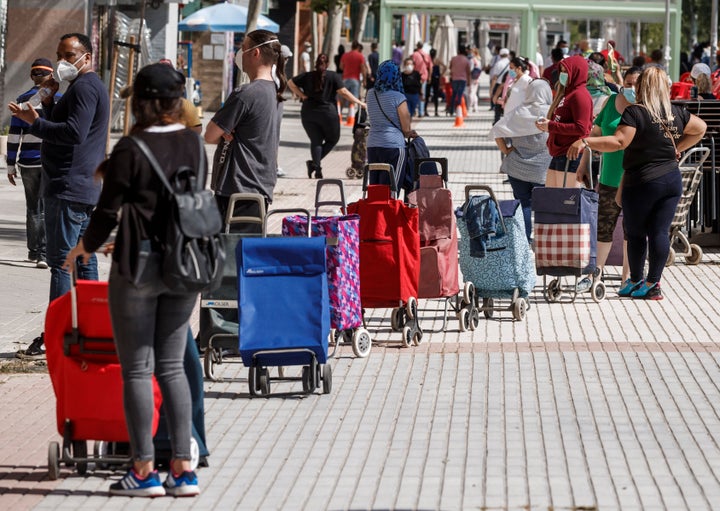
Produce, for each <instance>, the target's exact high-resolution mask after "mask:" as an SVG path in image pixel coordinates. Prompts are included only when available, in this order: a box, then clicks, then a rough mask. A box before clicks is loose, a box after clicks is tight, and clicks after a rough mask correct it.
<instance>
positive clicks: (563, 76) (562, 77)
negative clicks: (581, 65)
mask: <svg viewBox="0 0 720 511" xmlns="http://www.w3.org/2000/svg"><path fill="white" fill-rule="evenodd" d="M568 76H569V75H568V74H567V73H560V76H559V77H558V81H559V82H560V85H562V86H563V87H565V86H566V85H567V81H568Z"/></svg>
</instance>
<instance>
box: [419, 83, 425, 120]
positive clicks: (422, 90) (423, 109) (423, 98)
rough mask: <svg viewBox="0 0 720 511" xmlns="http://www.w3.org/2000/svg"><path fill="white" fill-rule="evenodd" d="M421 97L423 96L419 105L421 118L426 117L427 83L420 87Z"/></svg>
mask: <svg viewBox="0 0 720 511" xmlns="http://www.w3.org/2000/svg"><path fill="white" fill-rule="evenodd" d="M420 95H421V96H422V99H420V102H419V103H418V115H419V116H420V117H424V116H425V98H426V97H427V82H422V84H421V85H420Z"/></svg>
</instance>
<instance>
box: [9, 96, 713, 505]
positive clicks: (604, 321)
mask: <svg viewBox="0 0 720 511" xmlns="http://www.w3.org/2000/svg"><path fill="white" fill-rule="evenodd" d="M481 105H482V103H481ZM485 105H486V104H485ZM485 108H486V107H485ZM206 120H207V116H206ZM490 123H491V118H490V112H489V111H487V110H483V111H482V112H480V113H479V114H475V115H472V116H471V117H469V118H468V119H466V121H465V127H463V128H459V129H455V128H453V127H452V124H453V121H452V118H450V117H438V118H434V117H429V118H425V119H423V120H422V121H420V122H417V123H416V127H417V131H418V132H419V133H420V134H421V135H422V136H423V137H424V138H425V139H426V141H427V143H428V146H429V147H430V149H431V153H432V155H433V156H446V157H447V158H448V159H449V161H450V181H451V182H450V188H451V190H452V192H453V195H454V198H455V202H456V203H457V204H458V205H460V204H461V203H462V201H463V193H464V186H465V185H466V184H473V183H475V184H489V185H490V186H492V187H493V189H494V190H495V191H496V193H497V194H498V196H499V197H500V198H509V197H510V195H511V194H510V190H509V187H508V185H506V184H503V182H502V181H503V176H502V175H500V174H498V173H497V169H498V167H499V153H498V152H497V150H496V149H495V147H494V143H492V142H491V141H489V140H488V139H487V132H488V129H489V127H490ZM282 130H283V131H282V147H281V150H280V165H281V166H282V168H283V170H284V171H285V172H286V173H287V177H286V178H283V179H279V180H278V186H277V189H276V201H275V204H274V205H275V206H277V207H300V206H303V207H308V206H310V205H311V204H312V200H313V197H314V181H311V180H308V179H307V178H306V177H305V176H306V174H305V164H304V161H305V160H306V159H307V158H308V153H309V151H308V149H307V139H306V136H305V134H304V132H303V131H302V129H301V127H300V122H299V107H298V104H297V103H294V102H289V103H288V104H287V105H286V116H285V119H284V120H283V127H282ZM351 143H352V137H351V134H350V129H349V128H343V135H342V139H341V141H340V144H339V146H338V148H337V149H336V150H335V151H334V152H333V153H332V154H331V155H329V156H328V157H327V159H326V161H325V164H324V169H323V172H324V174H325V176H326V177H342V178H345V169H346V168H347V166H348V165H349V163H350V146H351ZM209 149H210V148H209ZM345 186H346V194H347V195H348V198H349V199H350V200H355V199H356V198H357V197H359V196H360V194H361V189H360V182H359V181H357V180H347V179H346V180H345ZM23 200H24V198H23V195H22V193H21V191H20V190H19V189H16V188H13V187H10V186H9V185H8V184H7V183H5V182H3V183H2V185H0V211H2V214H1V215H0V218H1V220H0V264H1V265H2V281H3V284H4V285H3V291H4V292H3V294H2V297H1V298H0V352H1V354H2V355H1V356H2V357H5V358H10V357H12V354H13V353H14V351H15V350H16V349H17V348H19V347H22V346H24V345H25V344H26V343H28V342H29V341H30V340H32V338H33V337H34V336H36V335H38V333H39V332H40V331H41V330H42V321H43V314H44V309H45V305H46V304H45V300H46V299H47V290H48V276H49V273H48V272H47V270H45V271H43V270H37V269H35V268H34V267H31V265H30V263H24V262H22V260H23V258H24V256H25V255H26V254H25V250H24V202H23ZM276 218H277V221H279V218H278V217H276ZM274 228H277V224H276V225H275V226H274ZM706 252H707V254H706V255H705V257H704V259H703V262H702V263H701V264H700V265H698V266H687V265H685V264H684V263H682V262H681V261H679V262H678V263H677V264H676V265H674V266H672V267H670V268H668V269H667V270H666V273H665V277H664V282H663V291H664V294H665V300H663V301H662V302H657V303H655V302H652V303H648V302H643V301H632V300H620V299H618V298H617V297H616V296H615V290H616V289H617V281H614V282H608V297H607V299H606V300H605V301H603V302H602V303H599V304H597V303H594V302H593V301H592V299H591V298H590V296H589V294H584V295H580V296H579V297H578V299H577V300H575V302H574V303H553V304H548V303H546V302H545V300H544V299H543V297H542V279H539V280H538V286H537V287H536V288H535V290H534V291H533V293H532V294H531V296H530V304H531V308H530V310H529V311H528V313H527V318H526V320H525V321H523V322H515V321H512V319H511V314H510V313H508V312H496V313H495V317H494V318H493V319H485V318H481V320H480V325H479V327H478V328H477V329H476V330H475V331H474V332H459V331H458V323H457V320H456V319H455V318H454V317H452V316H451V317H450V319H449V321H448V325H447V328H446V331H440V326H441V317H440V314H441V312H440V311H441V310H442V304H441V302H440V301H437V300H429V301H424V300H421V302H420V306H421V308H427V309H434V310H435V311H437V312H432V311H429V312H424V313H423V315H422V318H423V321H422V324H423V327H424V328H425V329H426V334H425V337H424V339H423V340H424V343H423V344H421V345H420V346H418V347H414V348H402V347H401V343H400V342H399V334H398V333H394V332H392V331H391V328H390V314H389V311H388V310H385V309H370V310H368V311H367V320H368V328H369V330H370V332H371V335H372V336H373V341H374V343H373V347H372V352H371V354H370V356H369V357H368V358H367V359H356V358H354V357H353V354H352V350H351V349H350V348H349V347H348V346H342V347H341V348H340V349H339V351H338V356H337V358H335V359H333V360H332V361H331V364H332V369H333V391H332V393H331V394H330V395H320V394H317V395H312V396H308V397H298V396H297V395H292V394H289V392H291V391H293V390H296V389H297V388H299V383H297V382H295V383H277V384H275V383H274V382H273V383H274V385H273V393H274V396H273V397H271V398H269V399H265V398H258V399H249V396H248V393H247V370H246V369H245V368H244V367H243V366H242V365H241V364H237V363H234V364H233V363H225V364H222V365H220V366H217V373H218V374H219V375H220V376H221V377H222V378H223V380H222V381H219V382H206V384H205V390H206V401H205V409H206V421H207V429H208V444H209V447H210V450H211V457H210V459H209V461H210V467H209V468H204V469H201V470H200V471H199V478H200V484H201V488H202V494H201V496H200V497H198V498H195V499H172V498H161V499H155V500H154V501H148V500H144V499H127V498H121V497H114V498H109V497H108V496H107V487H108V485H109V484H110V482H111V481H114V480H116V479H117V478H118V477H119V473H112V472H108V471H96V472H93V471H90V472H89V475H88V476H86V477H80V476H78V475H77V474H76V473H74V472H71V471H70V470H69V469H65V468H63V470H62V474H61V478H60V479H59V480H58V481H48V480H47V476H46V463H47V445H48V442H49V441H51V440H59V436H58V435H57V432H56V431H55V418H54V414H55V411H54V403H55V399H54V395H53V392H52V387H51V385H50V382H49V378H48V376H47V374H42V373H41V374H38V373H35V374H16V373H10V374H0V410H1V411H0V414H2V421H0V432H1V433H2V437H3V442H2V443H0V459H1V460H2V461H1V462H0V465H2V470H0V508H2V509H13V510H16V509H38V510H43V509H48V510H50V509H52V510H55V509H73V510H75V509H100V508H103V509H106V510H107V511H110V510H113V509H128V510H130V509H133V510H134V509H169V508H170V507H172V509H190V508H192V509H243V510H249V509H264V510H266V509H288V510H295V509H297V510H300V509H331V510H345V509H443V510H454V509H493V510H495V509H510V510H526V509H531V510H549V509H553V510H561V509H562V510H565V509H566V510H571V509H585V510H589V509H599V510H602V511H605V510H614V509H622V510H641V509H647V510H655V509H659V510H680V509H688V510H693V511H695V510H704V509H708V510H710V509H717V508H718V505H719V504H718V502H720V445H719V442H720V387H719V385H720V364H719V361H720V349H719V348H720V345H718V343H717V340H718V339H720V318H718V314H717V312H716V311H717V303H718V302H717V296H718V295H719V293H718V291H719V290H718V286H719V281H720V279H718V263H719V262H720V257H719V256H718V252H717V251H716V250H712V249H707V250H706ZM100 259H101V274H102V275H107V271H108V268H109V266H108V262H107V261H106V260H104V259H105V258H103V257H100ZM615 270H616V269H613V270H611V272H612V271H615ZM194 322H195V324H194V327H195V328H197V324H196V319H195V320H194ZM427 330H439V331H437V332H428V331H427ZM287 372H288V373H291V374H294V373H295V372H298V371H297V369H296V368H289V369H288V370H287ZM163 477H164V475H163Z"/></svg>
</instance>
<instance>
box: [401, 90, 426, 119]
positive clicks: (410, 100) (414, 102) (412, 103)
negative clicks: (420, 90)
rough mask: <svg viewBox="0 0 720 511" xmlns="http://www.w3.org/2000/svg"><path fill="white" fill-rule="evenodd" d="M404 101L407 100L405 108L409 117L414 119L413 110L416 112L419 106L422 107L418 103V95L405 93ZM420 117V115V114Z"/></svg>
mask: <svg viewBox="0 0 720 511" xmlns="http://www.w3.org/2000/svg"><path fill="white" fill-rule="evenodd" d="M405 99H406V100H407V106H408V110H409V111H410V117H415V110H417V108H418V106H419V105H422V103H421V102H420V94H408V93H407V92H406V93H405ZM420 115H422V114H420Z"/></svg>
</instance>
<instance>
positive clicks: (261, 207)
mask: <svg viewBox="0 0 720 511" xmlns="http://www.w3.org/2000/svg"><path fill="white" fill-rule="evenodd" d="M238 202H255V203H257V205H258V211H259V213H258V215H257V216H234V215H233V212H234V211H235V204H237V203H238ZM265 216H266V212H265V197H263V196H262V195H261V194H259V193H233V194H232V195H231V196H230V199H229V200H228V208H227V212H226V213H225V234H228V233H229V232H230V226H231V225H235V224H253V225H264V218H265Z"/></svg>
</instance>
